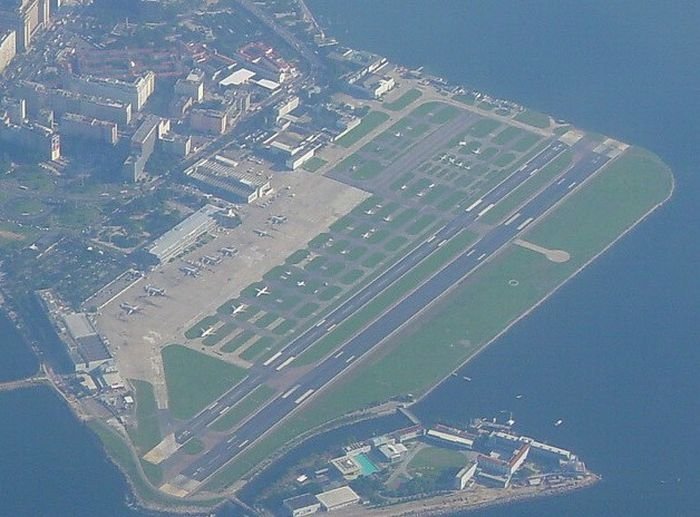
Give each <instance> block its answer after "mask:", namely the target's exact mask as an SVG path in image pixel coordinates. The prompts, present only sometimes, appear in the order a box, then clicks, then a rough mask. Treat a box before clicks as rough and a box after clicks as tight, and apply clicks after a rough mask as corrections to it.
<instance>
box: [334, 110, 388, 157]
mask: <svg viewBox="0 0 700 517" xmlns="http://www.w3.org/2000/svg"><path fill="white" fill-rule="evenodd" d="M387 120H389V115H387V114H386V113H384V112H381V111H370V112H369V113H368V114H367V115H365V116H364V117H363V118H362V121H361V122H360V124H359V125H358V126H357V127H355V128H353V129H351V130H350V131H349V132H348V133H347V134H345V135H343V136H342V137H340V138H339V139H338V140H336V141H335V143H336V144H338V145H340V146H341V147H345V148H348V147H352V145H353V144H355V143H357V142H358V141H359V140H360V139H361V138H362V137H364V136H365V135H368V134H369V133H371V132H372V131H373V130H374V129H376V128H377V127H378V126H380V125H381V124H383V123H384V122H386V121H387Z"/></svg>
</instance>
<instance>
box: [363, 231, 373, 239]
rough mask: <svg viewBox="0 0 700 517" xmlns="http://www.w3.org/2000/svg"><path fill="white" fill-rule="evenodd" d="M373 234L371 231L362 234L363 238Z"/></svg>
mask: <svg viewBox="0 0 700 517" xmlns="http://www.w3.org/2000/svg"><path fill="white" fill-rule="evenodd" d="M371 236H372V233H371V232H365V233H363V234H362V238H363V239H369V238H370V237H371Z"/></svg>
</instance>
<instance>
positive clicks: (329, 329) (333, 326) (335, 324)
mask: <svg viewBox="0 0 700 517" xmlns="http://www.w3.org/2000/svg"><path fill="white" fill-rule="evenodd" d="M336 326H338V324H337V323H333V325H331V326H330V327H328V329H327V330H326V332H330V331H331V330H333V329H334V328H335V327H336Z"/></svg>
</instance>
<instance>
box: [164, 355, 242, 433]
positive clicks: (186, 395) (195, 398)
mask: <svg viewBox="0 0 700 517" xmlns="http://www.w3.org/2000/svg"><path fill="white" fill-rule="evenodd" d="M162 356H163V368H164V370H165V382H166V384H167V387H168V404H169V407H170V413H171V414H172V415H173V417H175V418H179V419H187V418H190V417H192V416H194V415H195V414H197V413H198V412H199V411H201V410H202V409H204V408H205V407H206V406H207V405H209V404H210V403H211V402H212V401H214V400H215V399H216V398H217V397H219V396H220V395H221V394H222V393H224V392H225V391H226V390H227V389H229V388H230V387H231V386H233V385H234V384H237V383H238V382H239V381H240V380H241V379H243V377H245V374H246V373H245V370H244V369H243V368H239V367H238V366H234V365H232V364H229V363H225V362H224V361H220V360H219V359H215V358H213V357H209V356H207V355H204V354H201V353H199V352H195V351H194V350H190V349H189V348H186V347H184V346H181V345H168V346H166V347H165V348H163V350H162Z"/></svg>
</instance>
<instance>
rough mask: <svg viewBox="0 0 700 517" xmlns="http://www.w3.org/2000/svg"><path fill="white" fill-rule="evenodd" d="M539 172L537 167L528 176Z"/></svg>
mask: <svg viewBox="0 0 700 517" xmlns="http://www.w3.org/2000/svg"><path fill="white" fill-rule="evenodd" d="M539 170H540V168H539V167H535V168H534V169H533V170H532V172H531V173H530V176H532V175H533V174H535V173H536V172H537V171H539Z"/></svg>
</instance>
